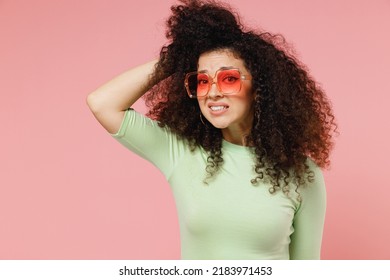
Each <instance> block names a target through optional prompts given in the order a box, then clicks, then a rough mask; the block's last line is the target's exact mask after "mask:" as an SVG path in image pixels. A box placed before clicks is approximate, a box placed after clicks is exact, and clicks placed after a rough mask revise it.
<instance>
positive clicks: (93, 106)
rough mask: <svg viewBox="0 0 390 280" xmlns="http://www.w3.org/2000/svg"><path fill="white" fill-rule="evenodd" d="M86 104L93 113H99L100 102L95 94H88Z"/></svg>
mask: <svg viewBox="0 0 390 280" xmlns="http://www.w3.org/2000/svg"><path fill="white" fill-rule="evenodd" d="M86 102H87V105H88V108H89V109H90V110H91V111H92V113H96V112H98V110H99V102H98V100H97V98H96V96H95V94H94V92H92V93H90V94H88V96H87V100H86Z"/></svg>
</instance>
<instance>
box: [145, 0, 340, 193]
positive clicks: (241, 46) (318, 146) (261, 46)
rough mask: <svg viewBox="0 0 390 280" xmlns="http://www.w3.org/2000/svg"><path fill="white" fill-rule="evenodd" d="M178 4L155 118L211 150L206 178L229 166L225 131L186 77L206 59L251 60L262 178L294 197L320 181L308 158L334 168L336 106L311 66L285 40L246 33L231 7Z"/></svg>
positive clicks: (150, 96) (155, 86) (253, 139)
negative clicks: (191, 92) (191, 93)
mask: <svg viewBox="0 0 390 280" xmlns="http://www.w3.org/2000/svg"><path fill="white" fill-rule="evenodd" d="M181 2H182V4H180V5H175V6H172V7H171V10H172V15H171V16H170V17H169V18H168V20H167V32H166V37H167V39H168V40H169V43H168V44H167V45H165V46H164V47H162V49H161V51H160V59H159V62H158V63H157V65H156V68H155V71H154V73H153V75H152V77H151V79H150V87H152V88H151V89H150V90H149V92H148V93H147V94H146V95H145V100H146V105H147V106H148V107H149V112H148V116H149V117H151V118H153V119H155V120H158V122H159V125H160V126H162V127H164V126H167V127H169V128H170V129H171V130H172V131H173V132H174V133H176V134H177V135H179V136H181V137H183V138H184V139H186V140H188V143H189V145H190V146H191V147H192V148H193V149H195V148H196V147H198V146H201V147H203V149H204V150H205V151H207V152H208V154H209V155H208V160H207V165H206V167H205V170H206V179H205V180H206V181H207V180H208V178H212V177H213V176H217V173H218V171H219V170H220V167H221V166H222V164H223V157H222V151H221V147H222V132H221V130H220V129H217V128H215V127H213V126H212V125H211V124H210V123H209V122H207V121H205V123H204V124H203V123H202V122H201V120H200V119H199V115H200V108H199V105H198V102H197V100H194V99H190V98H189V97H188V96H187V94H186V90H185V87H184V77H185V74H186V73H188V72H191V71H196V69H197V63H198V59H199V56H200V55H201V54H202V53H205V52H209V51H215V50H228V51H231V52H232V53H233V54H234V55H235V56H236V57H238V58H240V59H242V60H243V61H244V65H245V66H246V68H247V69H248V70H249V71H250V73H251V75H252V88H253V89H254V92H255V100H254V108H255V109H254V120H253V125H252V128H251V131H250V135H249V136H248V143H251V146H254V151H255V154H256V156H255V158H256V160H255V162H254V170H255V172H256V177H254V178H253V179H252V181H251V183H252V184H254V185H255V184H257V183H258V182H259V181H261V180H267V181H268V182H270V183H271V186H272V187H271V188H270V189H269V190H270V192H271V193H273V192H275V191H277V190H279V189H282V191H283V192H285V193H288V192H289V189H290V185H291V184H293V185H295V190H296V191H297V189H298V187H299V186H301V185H304V184H305V183H306V182H307V181H312V180H313V172H311V171H310V168H309V165H308V163H307V159H308V158H310V159H311V160H313V161H314V162H315V163H316V164H317V165H318V166H320V167H327V166H328V165H329V153H330V150H331V148H332V146H333V143H332V136H333V132H335V131H336V128H337V126H336V124H335V121H334V115H333V113H332V110H331V104H330V102H329V100H328V99H327V97H326V96H325V94H324V91H323V90H322V89H321V88H320V86H319V85H318V84H317V83H316V82H315V81H314V79H313V78H311V77H310V75H309V73H308V70H307V69H306V67H305V66H304V65H303V64H301V63H300V62H299V61H298V60H297V59H296V58H295V57H294V56H293V55H292V54H291V50H290V49H289V47H288V45H287V44H286V43H285V40H284V38H283V36H281V35H273V34H271V33H269V32H263V31H253V30H246V29H245V28H244V27H243V26H242V24H241V23H240V19H239V16H238V15H237V14H236V13H234V12H232V9H231V8H230V7H229V6H228V5H227V4H224V3H219V2H216V1H207V0H204V1H200V0H181Z"/></svg>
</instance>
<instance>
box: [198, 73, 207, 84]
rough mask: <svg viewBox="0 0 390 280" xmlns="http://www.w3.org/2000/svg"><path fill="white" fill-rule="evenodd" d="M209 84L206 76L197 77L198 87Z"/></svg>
mask: <svg viewBox="0 0 390 280" xmlns="http://www.w3.org/2000/svg"><path fill="white" fill-rule="evenodd" d="M208 83H209V79H208V77H207V75H204V74H203V75H198V85H207V84H208Z"/></svg>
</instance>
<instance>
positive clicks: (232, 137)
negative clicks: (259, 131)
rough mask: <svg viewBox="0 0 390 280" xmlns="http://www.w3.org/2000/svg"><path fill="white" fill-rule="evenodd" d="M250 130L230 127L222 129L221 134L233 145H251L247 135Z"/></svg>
mask: <svg viewBox="0 0 390 280" xmlns="http://www.w3.org/2000/svg"><path fill="white" fill-rule="evenodd" d="M249 132H250V130H248V129H246V130H242V129H239V130H236V131H234V130H232V129H228V128H225V129H222V136H223V139H224V140H226V141H228V142H230V143H232V144H235V145H240V146H251V144H250V142H248V135H249Z"/></svg>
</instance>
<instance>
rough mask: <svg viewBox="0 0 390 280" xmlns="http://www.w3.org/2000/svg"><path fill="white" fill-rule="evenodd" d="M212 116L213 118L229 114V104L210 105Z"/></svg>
mask: <svg viewBox="0 0 390 280" xmlns="http://www.w3.org/2000/svg"><path fill="white" fill-rule="evenodd" d="M208 107H209V109H210V111H209V112H210V114H211V115H213V116H219V115H222V114H224V113H225V112H227V110H228V109H229V106H228V105H227V104H221V103H220V104H209V105H208Z"/></svg>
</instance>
